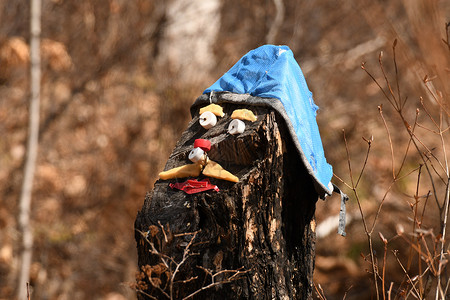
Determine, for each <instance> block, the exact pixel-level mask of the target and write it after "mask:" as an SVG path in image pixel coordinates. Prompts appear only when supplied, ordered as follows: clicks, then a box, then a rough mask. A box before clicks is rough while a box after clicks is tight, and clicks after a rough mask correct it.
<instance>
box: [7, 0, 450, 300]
mask: <svg viewBox="0 0 450 300" xmlns="http://www.w3.org/2000/svg"><path fill="white" fill-rule="evenodd" d="M29 20H30V6H29V2H28V1H24V0H11V1H0V137H1V138H0V299H13V298H14V297H15V295H16V290H17V276H18V272H19V268H20V255H19V254H20V250H21V249H20V245H21V237H20V234H19V231H18V221H17V218H18V212H19V207H18V201H19V195H20V189H21V184H22V181H23V173H24V162H25V157H26V140H27V134H28V129H27V128H28V127H27V126H28V110H29V81H30V76H29V68H30V60H29V51H30V49H29V40H30V33H29V31H30V30H29V27H30V21H29ZM449 21H450V2H449V1H438V0H403V1H385V0H372V1H369V0H345V1H344V0H338V1H326V0H316V1H295V0H273V1H272V0H255V1H247V0H228V1H223V0H208V1H202V0H195V1H194V0H190V1H188V0H170V1H166V0H132V1H130V0H95V1H94V0H84V1H67V0H43V6H42V34H41V38H42V41H41V54H42V82H41V88H42V90H41V108H40V109H41V110H40V117H41V123H40V132H39V150H38V161H37V166H36V174H35V180H34V187H33V196H32V212H31V225H32V230H33V233H34V249H33V259H32V266H31V284H32V286H33V288H32V298H33V299H105V300H120V299H133V298H134V297H135V293H134V291H133V290H132V289H131V288H129V284H130V283H133V282H134V280H135V272H136V271H137V254H136V245H135V241H134V232H133V223H134V220H135V217H136V214H137V211H138V210H139V209H140V207H141V206H142V204H143V201H144V196H145V193H146V191H149V190H151V189H152V187H153V183H154V182H155V180H156V179H157V174H158V172H159V171H161V170H162V168H163V166H164V164H165V162H166V160H167V158H168V156H169V154H170V152H171V150H172V149H173V147H174V145H175V143H176V141H177V139H178V137H179V136H180V135H181V133H182V132H183V130H184V129H185V128H186V125H187V123H188V122H189V120H190V114H189V107H190V105H191V104H192V103H193V101H194V100H195V99H196V98H197V97H198V96H200V95H201V94H202V92H203V90H204V89H206V88H207V87H209V86H210V85H211V84H212V83H213V82H214V81H215V80H217V79H218V78H219V77H220V76H221V75H222V74H223V73H224V72H226V71H227V70H228V69H229V68H230V67H231V66H232V65H233V64H234V63H235V62H236V61H237V60H238V59H239V58H240V57H241V56H243V55H244V54H245V53H247V52H248V51H250V50H252V49H254V48H256V47H258V46H261V45H263V44H266V43H272V44H284V45H288V46H289V47H290V48H291V49H292V51H293V52H294V56H295V57H296V59H297V61H298V62H299V64H300V66H301V68H302V70H303V73H304V74H305V77H306V80H307V83H308V85H309V88H310V90H311V91H312V92H313V95H314V99H315V102H316V104H317V105H319V107H320V110H319V113H318V117H317V121H318V123H319V128H320V131H321V135H322V140H323V143H324V148H325V154H326V157H327V160H328V162H329V163H330V164H331V165H333V168H334V173H335V174H336V175H337V176H338V177H340V178H342V179H343V180H344V181H346V182H348V183H349V182H350V180H349V171H348V162H347V154H346V147H345V143H344V140H343V131H342V130H343V129H344V130H345V133H346V139H347V143H348V148H349V152H350V155H351V160H352V162H353V166H354V168H355V173H357V172H356V170H358V171H359V170H360V169H361V166H362V165H363V162H364V158H365V155H366V148H367V143H365V142H364V140H363V139H362V137H365V138H366V139H370V138H371V137H372V136H373V139H374V142H373V145H372V149H371V157H370V160H368V163H367V165H366V171H365V176H364V177H363V179H362V181H361V184H360V194H359V195H360V199H361V203H362V205H363V208H364V211H365V212H366V215H367V216H368V217H369V218H370V217H371V216H373V215H374V214H375V213H376V208H377V204H378V203H379V202H380V201H381V199H383V197H384V194H385V192H386V191H387V190H388V189H389V186H390V181H392V168H391V160H390V157H391V152H390V149H389V139H388V137H387V135H386V129H385V127H384V125H383V124H384V123H383V120H382V118H380V114H379V112H378V106H379V105H380V104H383V105H384V109H383V113H384V116H385V117H386V119H387V124H388V125H389V126H390V129H391V132H390V134H391V138H392V141H393V145H394V147H395V152H396V153H398V156H397V158H398V159H400V158H401V153H403V152H404V151H405V150H404V149H405V147H406V146H407V145H408V140H409V139H408V135H407V134H405V130H404V129H403V128H402V126H403V122H402V121H401V120H399V119H398V118H395V116H396V114H395V112H394V110H392V109H390V108H389V104H388V103H387V102H386V100H385V99H384V98H383V94H382V92H381V91H380V89H379V88H378V87H377V85H376V84H375V83H374V81H373V80H372V79H371V78H370V77H369V76H368V75H367V74H366V73H365V72H364V71H363V70H362V69H361V63H362V62H363V61H364V62H366V65H365V66H366V69H367V70H369V71H370V72H371V73H372V74H373V76H374V78H376V79H377V80H380V82H382V83H384V78H383V75H382V73H381V72H380V68H379V64H378V58H379V53H380V51H383V52H384V55H383V61H384V68H385V70H386V73H387V74H389V76H390V79H391V80H393V81H392V82H393V83H394V85H395V68H394V64H393V63H392V59H393V52H392V44H393V42H394V40H395V39H397V40H398V43H397V46H396V60H397V64H398V72H399V75H398V78H399V86H400V87H401V94H402V97H405V96H407V97H408V106H407V109H406V108H405V111H404V114H405V116H406V117H407V118H408V120H410V122H411V123H414V118H415V112H416V107H419V106H420V97H423V99H424V101H425V102H426V103H427V105H429V111H430V114H435V113H437V115H439V105H437V104H436V103H435V100H434V99H433V97H432V96H430V93H429V91H428V90H427V88H426V85H425V84H424V83H423V82H422V79H423V78H424V76H425V75H428V76H429V78H433V82H432V84H433V90H436V91H441V93H443V97H444V99H447V100H448V99H449V97H448V93H449V91H450V88H449V82H450V80H449V67H450V63H449V62H450V60H449V50H448V49H447V45H446V44H445V43H444V41H443V40H446V38H447V37H446V27H445V23H446V22H449ZM446 105H447V104H446ZM447 107H448V106H447ZM422 116H426V114H421V117H422ZM423 122H425V120H424V121H423ZM445 122H448V115H447V121H445V118H444V124H445ZM446 126H448V123H447V125H446ZM444 127H445V126H444ZM447 133H448V131H447ZM423 139H424V141H426V142H427V143H430V145H431V146H430V149H431V148H433V147H436V149H441V148H442V145H447V147H450V144H449V139H448V134H447V136H446V137H445V139H444V140H443V142H442V140H441V139H439V138H438V139H436V138H434V136H433V135H432V134H430V133H429V132H426V131H424V132H423ZM436 151H438V150H436ZM436 155H438V156H439V155H442V152H439V153H437V154H436ZM444 156H445V152H444ZM409 158H410V159H411V162H409V160H408V163H407V164H410V165H408V166H410V167H411V168H415V167H416V166H417V165H418V164H419V162H418V161H414V159H417V155H415V154H414V153H412V154H411V155H408V159H409ZM441 158H442V159H443V157H441ZM354 176H356V175H354ZM389 178H390V181H389ZM333 181H334V182H335V183H337V184H338V185H340V186H341V187H342V188H343V189H344V191H345V192H347V193H349V195H350V196H351V193H350V192H351V191H350V190H349V189H347V188H346V187H345V184H342V183H341V182H340V181H339V180H338V179H337V178H334V179H333ZM416 181H417V176H416V175H415V176H414V177H411V178H410V179H406V180H404V181H402V183H401V184H399V185H398V186H396V187H395V188H392V192H391V193H390V194H389V197H387V198H386V202H385V205H384V206H383V210H382V211H381V213H380V217H379V220H378V222H377V226H376V229H375V232H376V233H377V232H379V231H380V232H383V234H384V236H386V238H389V237H392V236H395V234H396V233H395V232H396V229H395V226H396V225H397V224H399V223H402V222H404V223H405V224H410V223H411V222H410V221H409V220H408V218H410V217H411V215H410V211H411V209H410V206H409V203H410V202H408V201H409V200H408V199H410V198H411V197H412V195H414V193H415V192H416V186H417V185H416ZM420 188H421V189H422V186H421V187H420ZM423 189H424V190H423V191H422V190H421V191H420V192H421V193H426V192H427V190H426V187H424V188H423ZM351 198H352V197H351ZM339 200H340V199H339V197H338V196H333V197H330V198H328V199H327V200H326V201H320V202H319V203H318V206H317V213H316V215H317V224H318V227H317V229H318V239H317V243H316V246H317V260H316V271H315V283H316V284H317V285H318V284H320V286H321V287H322V289H323V291H324V294H325V295H326V297H327V298H328V299H342V298H343V297H344V295H346V297H347V299H370V296H371V295H373V287H372V286H373V284H372V283H371V281H370V280H371V278H373V277H372V275H371V274H369V272H368V271H367V269H370V266H369V264H368V263H367V262H366V261H365V260H364V258H363V257H362V256H361V253H362V254H364V255H367V253H368V246H367V238H366V237H365V235H364V230H363V227H362V226H363V225H362V222H361V216H360V214H359V213H358V211H359V210H358V206H357V205H356V202H355V199H354V198H352V199H351V200H350V201H349V202H348V205H347V207H348V211H349V216H350V218H351V220H349V224H348V227H347V237H345V238H343V237H341V236H338V235H337V234H336V228H335V227H333V226H336V225H337V217H336V216H337V214H338V212H339V204H340V203H339ZM430 205H431V204H430ZM427 209H428V208H427ZM428 215H429V221H427V222H428V223H427V224H426V225H427V226H428V227H429V228H435V231H436V232H438V231H439V222H438V221H437V220H438V219H439V216H438V217H437V219H436V215H438V213H436V209H434V208H433V207H432V206H431V207H430V208H429V209H428V210H427V216H428ZM427 220H428V219H427ZM330 221H331V222H330ZM330 224H331V225H330ZM405 226H410V225H405ZM396 241H397V240H394V241H393V242H392V244H390V247H392V249H403V248H405V247H407V244H405V243H403V244H402V243H401V241H400V240H398V243H397V242H396ZM405 245H406V246H405ZM374 247H375V249H378V251H380V252H378V253H382V252H383V244H382V243H381V240H378V239H377V242H376V243H375V245H374ZM380 255H381V254H380ZM391 259H394V258H391ZM389 265H390V266H392V267H391V269H389V272H388V275H387V279H386V282H391V281H392V282H395V283H396V284H395V285H394V288H395V289H398V290H400V286H401V285H400V283H401V282H402V281H403V280H404V277H405V276H404V274H403V273H402V271H401V269H400V267H399V266H398V264H397V263H396V262H395V260H392V261H390V262H389Z"/></svg>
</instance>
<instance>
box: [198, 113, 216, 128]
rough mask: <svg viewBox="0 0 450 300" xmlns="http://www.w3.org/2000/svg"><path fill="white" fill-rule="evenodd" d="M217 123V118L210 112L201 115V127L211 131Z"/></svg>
mask: <svg viewBox="0 0 450 300" xmlns="http://www.w3.org/2000/svg"><path fill="white" fill-rule="evenodd" d="M216 123H217V117H216V115H215V114H213V113H212V112H210V111H205V112H204V113H202V114H201V115H200V125H202V127H203V128H205V129H210V128H211V127H213V126H214V125H216Z"/></svg>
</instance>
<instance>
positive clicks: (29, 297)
mask: <svg viewBox="0 0 450 300" xmlns="http://www.w3.org/2000/svg"><path fill="white" fill-rule="evenodd" d="M27 299H28V300H30V299H31V296H30V283H29V282H27Z"/></svg>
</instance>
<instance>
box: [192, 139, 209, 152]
mask: <svg viewBox="0 0 450 300" xmlns="http://www.w3.org/2000/svg"><path fill="white" fill-rule="evenodd" d="M194 148H201V149H202V150H203V151H205V152H208V151H209V150H211V142H210V141H208V140H204V139H196V140H195V141H194Z"/></svg>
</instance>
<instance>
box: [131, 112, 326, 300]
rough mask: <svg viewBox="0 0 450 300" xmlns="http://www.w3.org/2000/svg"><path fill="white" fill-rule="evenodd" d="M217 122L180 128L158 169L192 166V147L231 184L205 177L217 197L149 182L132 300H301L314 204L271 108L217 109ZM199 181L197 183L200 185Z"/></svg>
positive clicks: (311, 249) (308, 280)
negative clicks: (234, 119)
mask: <svg viewBox="0 0 450 300" xmlns="http://www.w3.org/2000/svg"><path fill="white" fill-rule="evenodd" d="M222 106H223V108H224V112H225V114H226V115H225V116H224V117H223V118H220V119H219V120H218V122H217V124H216V126H214V127H213V128H211V129H209V130H205V129H203V128H202V127H201V126H200V125H199V116H198V114H197V115H196V116H194V118H193V120H192V121H191V122H190V123H189V125H188V128H187V129H186V131H185V132H184V133H183V134H182V136H181V138H180V140H179V142H178V143H177V145H176V146H175V149H174V150H173V152H172V154H171V155H170V157H169V160H168V161H167V164H166V166H165V170H168V169H171V168H174V167H177V166H180V165H184V164H189V163H191V162H190V161H189V160H188V153H189V152H190V151H191V150H192V147H193V143H194V140H195V139H198V138H202V139H208V140H210V141H211V144H212V147H211V151H210V152H209V153H208V155H209V157H210V158H211V159H212V160H213V161H216V162H218V163H219V164H221V165H222V166H223V167H224V168H225V169H226V170H228V171H230V172H232V173H233V174H235V175H236V176H238V177H239V182H238V183H232V182H228V181H223V180H217V179H214V178H210V180H211V183H212V184H215V185H217V186H218V187H219V189H220V191H219V192H216V191H213V190H211V191H206V192H202V193H197V194H192V195H189V194H186V193H184V192H183V191H179V190H172V189H171V188H170V187H169V183H170V182H177V181H178V182H182V181H185V180H186V179H172V180H158V181H157V182H156V183H155V186H154V189H153V191H152V192H149V193H147V195H146V197H145V202H144V205H143V207H142V210H141V211H139V212H138V215H137V218H136V222H135V229H136V241H137V250H138V265H139V268H140V271H142V272H141V274H140V275H138V276H137V290H138V298H139V299H309V298H311V297H312V290H313V287H312V277H313V269H314V255H315V232H314V230H315V220H314V212H315V204H316V201H317V199H318V195H317V193H316V191H315V189H314V187H313V183H312V179H311V178H310V176H309V175H308V174H307V172H306V170H305V167H304V166H303V164H302V162H301V160H300V158H299V157H298V154H297V152H296V151H297V150H296V148H295V147H294V145H293V143H292V141H291V139H290V136H289V133H288V132H287V129H286V126H285V123H284V120H283V119H282V118H281V117H280V116H279V115H278V114H277V113H276V112H275V111H273V110H272V109H270V108H266V107H262V106H261V107H255V106H252V107H248V106H242V105H236V104H222ZM238 108H248V109H250V110H252V111H253V112H254V113H255V115H256V116H257V121H255V122H253V123H247V125H246V126H247V127H246V130H245V131H244V133H242V134H240V135H238V136H232V135H229V134H228V133H227V127H228V124H229V122H230V121H231V119H230V117H229V116H230V115H231V113H232V111H233V110H235V109H238ZM201 177H202V175H200V178H201Z"/></svg>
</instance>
